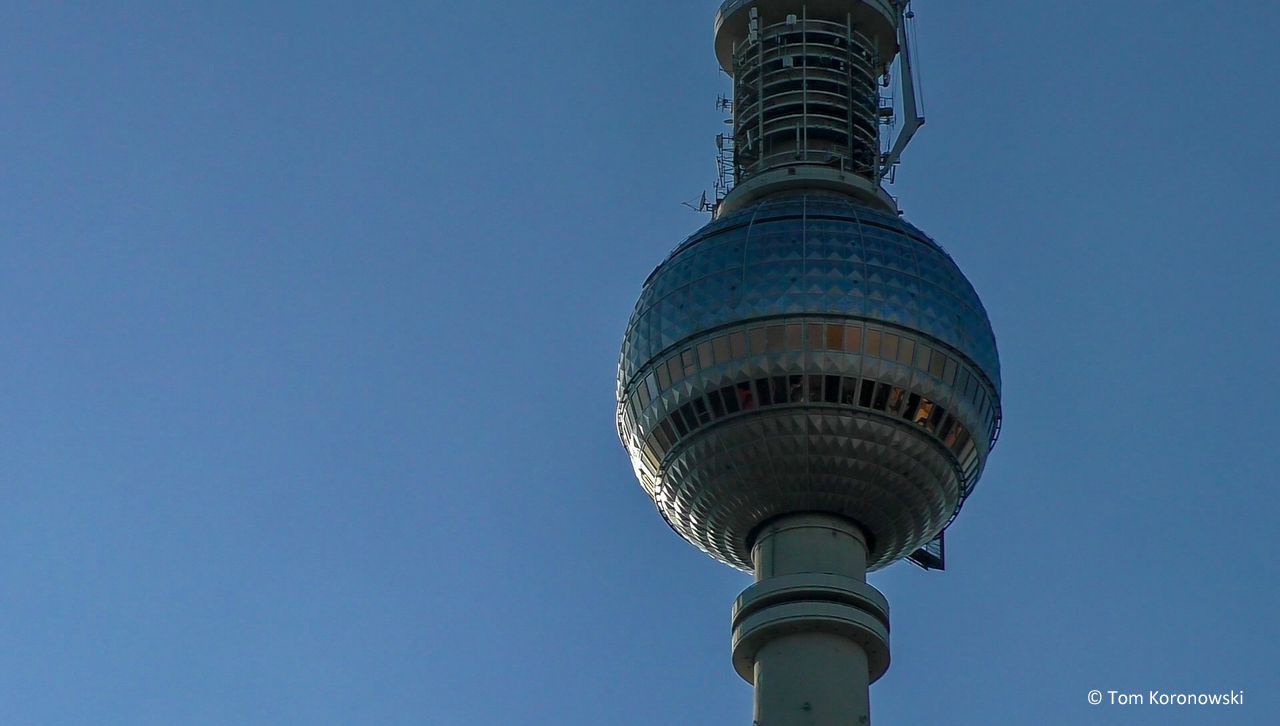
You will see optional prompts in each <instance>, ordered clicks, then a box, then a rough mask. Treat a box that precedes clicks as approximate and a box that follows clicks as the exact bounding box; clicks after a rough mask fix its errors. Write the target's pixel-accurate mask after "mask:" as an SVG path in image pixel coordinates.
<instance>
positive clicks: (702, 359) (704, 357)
mask: <svg viewBox="0 0 1280 726" xmlns="http://www.w3.org/2000/svg"><path fill="white" fill-rule="evenodd" d="M698 364H699V365H701V366H702V367H703V368H710V367H711V366H713V365H715V364H716V356H715V353H714V352H712V350H711V341H707V342H705V343H701V344H699V345H698Z"/></svg>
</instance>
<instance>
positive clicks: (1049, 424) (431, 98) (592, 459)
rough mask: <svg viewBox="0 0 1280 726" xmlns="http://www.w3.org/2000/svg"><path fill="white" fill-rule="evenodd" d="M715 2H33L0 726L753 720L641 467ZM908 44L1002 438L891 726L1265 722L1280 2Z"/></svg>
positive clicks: (699, 145)
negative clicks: (619, 369)
mask: <svg viewBox="0 0 1280 726" xmlns="http://www.w3.org/2000/svg"><path fill="white" fill-rule="evenodd" d="M715 5H716V3H715V2H714V0H699V2H688V1H687V0H685V1H682V2H673V1H669V0H667V1H660V2H646V3H616V2H610V3H588V2H582V1H581V0H573V1H566V2H559V3H542V2H537V3H523V2H455V3H437V2H430V1H428V2H412V3H411V2H403V3H386V2H365V3H345V4H344V3H334V2H311V3H301V2H268V3H244V2H239V3H231V2H227V3H159V2H154V3H141V2H132V3H77V4H72V3H8V4H5V5H4V6H3V7H0V254H2V257H0V335H2V336H3V340H4V345H3V346H2V347H0V722H3V723H5V724H90V723H92V724H100V723H102V724H105V723H111V724H116V723H119V724H283V723H290V724H292V723H297V724H356V723H358V724H444V725H452V724H459V725H465V726H477V725H488V724H495V725H509V724H575V725H576V724H583V725H589V726H597V725H602V724H610V725H612V724H637V725H640V724H644V725H651V724H674V725H683V724H717V725H719V724H726V725H729V724H747V723H749V721H750V701H751V694H750V689H749V688H748V687H747V685H746V684H745V683H743V682H742V681H741V680H740V679H739V678H738V677H737V676H736V675H735V674H734V672H733V670H732V668H731V666H730V663H729V643H728V636H729V633H728V628H729V606H730V603H731V601H732V599H733V597H734V596H735V595H736V594H737V593H738V592H739V591H740V590H741V589H742V588H743V587H745V586H746V585H747V584H748V581H747V578H746V577H745V576H744V575H741V574H739V573H736V572H733V571H730V570H728V569H726V568H724V567H722V566H720V565H718V564H715V563H713V562H712V561H710V560H709V559H707V558H706V557H704V556H703V555H702V554H700V553H698V552H696V551H695V550H694V549H693V548H691V547H689V546H688V545H686V544H685V543H683V542H682V541H680V540H679V539H678V538H677V537H676V536H675V535H674V534H673V533H672V532H670V531H669V530H668V529H667V528H666V526H665V525H664V524H663V523H662V521H661V519H660V518H659V517H658V515H657V514H656V513H655V512H654V511H653V507H652V504H651V503H650V502H649V501H648V500H647V498H646V497H645V495H644V493H643V492H642V491H641V489H640V487H639V486H638V485H637V484H636V483H635V482H634V481H633V479H632V474H631V471H630V468H629V465H628V462H627V460H626V458H625V456H624V454H623V451H622V448H621V447H620V446H619V444H618V441H617V437H616V434H615V433H614V431H613V405H614V404H613V395H614V388H613V386H614V368H615V365H616V362H617V352H618V347H619V343H620V340H621V336H622V333H623V328H624V326H625V323H626V320H627V317H628V315H629V314H630V311H631V306H632V304H633V303H634V301H635V298H636V296H637V295H638V293H639V289H640V284H641V282H642V281H643V280H644V278H645V276H646V275H647V274H648V272H649V271H650V270H651V269H652V268H653V266H654V265H655V264H656V263H657V262H659V260H660V259H661V258H662V257H663V256H664V255H665V254H666V252H667V251H668V250H669V249H670V248H671V247H672V246H674V245H675V244H676V243H678V242H679V241H680V240H682V239H683V238H684V237H685V236H686V235H688V234H689V233H691V232H693V231H694V230H695V229H696V228H697V227H698V226H700V225H701V224H702V223H703V221H704V218H703V217H701V216H699V215H697V214H695V213H693V212H691V211H689V210H687V209H685V208H683V207H681V206H680V202H681V201H683V200H686V199H689V198H692V197H695V196H697V195H698V194H699V193H700V192H701V191H702V190H703V189H705V188H707V187H708V186H709V185H710V182H711V172H712V168H713V167H712V151H713V143H712V140H713V138H714V136H715V134H716V133H718V132H720V131H721V130H723V129H724V126H723V125H722V124H721V115H720V113H719V112H717V111H716V110H715V108H714V101H715V97H716V94H717V93H719V92H723V91H725V90H726V83H725V81H724V79H723V77H721V76H718V72H717V69H716V66H715V63H714V60H713V58H712V54H711V21H712V16H713V13H714V10H715ZM917 6H918V7H917V11H918V13H919V20H918V23H919V33H920V40H921V44H922V45H921V48H920V52H921V61H922V71H923V74H924V81H925V93H926V103H927V106H926V111H927V113H928V117H929V124H928V126H927V127H926V128H925V129H924V130H923V131H922V133H921V135H920V136H919V138H918V141H917V142H916V144H915V145H913V146H912V148H911V149H910V150H909V152H908V154H907V158H906V163H905V165H904V167H903V170H902V173H901V175H900V180H899V183H898V185H897V186H896V187H895V189H894V192H895V194H898V195H899V196H900V198H901V200H902V204H903V207H904V209H905V210H906V213H907V217H908V219H910V220H911V221H913V222H914V223H916V224H917V225H919V226H921V227H922V228H923V229H925V230H926V231H928V232H930V233H931V234H932V235H934V236H935V237H936V238H937V239H938V240H939V241H940V242H941V243H942V244H943V245H944V246H946V247H947V248H948V249H949V250H950V251H951V252H952V253H953V255H954V256H955V257H956V259H957V260H958V262H959V263H960V264H961V266H962V268H963V269H964V270H965V272H966V273H967V274H968V275H969V277H970V278H971V279H972V281H973V282H974V284H975V285H976V287H977V289H978V290H979V292H980V293H981V294H982V296H983V298H984V300H985V302H986V304H987V307H988V309H989V310H990V314H991V318H992V321H993V323H994V325H995V328H996V331H997V335H998V338H999V342H1000V346H1001V352H1002V358H1003V364H1004V390H1005V412H1006V425H1005V432H1004V435H1003V438H1002V440H1001V442H1000V445H999V446H998V447H997V449H996V451H995V453H994V455H993V457H992V459H991V462H990V465H989V467H988V470H987V474H986V476H985V478H984V479H983V482H982V484H981V485H980V487H979V490H978V493H977V495H976V496H975V497H974V498H973V499H972V500H971V501H970V503H969V505H968V506H967V507H966V509H965V512H964V516H963V517H961V519H960V520H959V522H958V523H957V524H956V526H955V527H953V529H952V530H951V532H950V536H949V539H948V544H949V559H950V565H951V569H950V570H949V571H948V572H946V573H944V574H927V573H924V572H921V571H919V570H916V569H914V568H912V567H911V566H909V565H904V566H898V567H895V568H893V569H891V570H889V571H886V572H883V573H880V574H878V575H876V576H874V577H873V583H874V584H875V585H877V586H878V587H879V588H881V589H882V590H883V591H884V592H885V593H886V594H887V595H888V596H889V598H890V601H891V602H892V604H893V606H894V643H893V645H894V665H893V667H892V668H891V670H890V672H889V674H888V676H886V678H885V679H884V680H883V681H881V682H880V683H879V684H877V685H876V686H875V687H874V689H873V692H872V693H873V710H874V713H875V718H876V723H880V724H886V725H887V724H915V723H946V724H962V725H967V724H975V725H977V724H1037V725H1043V726H1047V725H1056V724H1081V723H1101V724H1161V725H1163V724H1192V723H1195V724H1200V723H1206V722H1208V723H1217V724H1272V723H1276V722H1277V720H1278V719H1280V679H1278V678H1277V674H1278V669H1277V666H1276V644H1277V642H1280V624H1278V623H1280V618H1278V616H1277V612H1280V597H1278V595H1277V583H1278V582H1280V567H1278V566H1277V557H1276V547H1277V544H1278V542H1277V534H1276V517H1277V509H1278V508H1280V494H1277V490H1276V471H1277V465H1280V455H1278V454H1277V452H1278V451H1280V447H1278V446H1277V438H1278V435H1280V425H1278V424H1277V422H1278V421H1280V392H1278V390H1280V386H1278V384H1277V371H1278V369H1280V343H1278V342H1277V330H1278V328H1280V324H1278V323H1280V313H1277V309H1278V308H1280V293H1278V292H1277V288H1276V284H1277V282H1276V278H1277V275H1278V274H1280V248H1278V246H1277V244H1276V229H1277V226H1278V225H1280V205H1278V204H1277V202H1276V199H1275V195H1276V191H1277V181H1280V147H1278V144H1277V136H1276V131H1275V119H1276V117H1277V116H1278V115H1280V98H1277V95H1276V85H1275V84H1276V80H1275V73H1276V69H1277V68H1280V42H1277V40H1276V39H1277V37H1280V5H1278V4H1276V3H1274V2H1270V1H1269V0H1244V1H1242V2H1232V3H1205V2H1191V1H1190V0H1179V1H1176V2H1175V1H1172V0H1171V1H1167V2H1157V1H1156V0H1139V1H1137V2H1127V3H1115V2H1102V1H1101V0H1092V1H1086V2H1073V3H1057V2H1034V3H1029V2H1013V1H1012V0H1005V1H1001V2H997V1H992V2H965V3H959V2H942V1H941V0H918V2H917ZM1093 688H1098V689H1104V690H1105V689H1118V690H1132V691H1146V690H1147V689H1152V688H1158V689H1164V690H1192V691H1213V690H1219V689H1231V688H1235V689H1244V690H1245V691H1246V693H1247V698H1248V701H1247V705H1246V706H1244V707H1242V708H1241V707H1237V708H1236V709H1234V710H1231V711H1212V710H1209V711H1206V710H1204V709H1182V710H1179V709H1151V708H1145V709H1132V708H1131V709H1122V708H1114V707H1112V708H1108V707H1090V706H1089V705H1088V704H1087V703H1086V693H1087V692H1088V690H1090V689H1093Z"/></svg>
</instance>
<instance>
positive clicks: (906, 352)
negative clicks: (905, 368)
mask: <svg viewBox="0 0 1280 726" xmlns="http://www.w3.org/2000/svg"><path fill="white" fill-rule="evenodd" d="M915 355H916V342H915V341H914V340H907V339H906V338H902V339H900V340H899V341H898V362H899V363H903V364H905V365H911V364H912V362H913V361H914V360H915Z"/></svg>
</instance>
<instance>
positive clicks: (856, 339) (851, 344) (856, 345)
mask: <svg viewBox="0 0 1280 726" xmlns="http://www.w3.org/2000/svg"><path fill="white" fill-rule="evenodd" d="M844 349H845V350H846V351H847V352H849V353H861V352H862V328H861V327H860V326H856V325H850V326H848V328H846V329H845V336H844Z"/></svg>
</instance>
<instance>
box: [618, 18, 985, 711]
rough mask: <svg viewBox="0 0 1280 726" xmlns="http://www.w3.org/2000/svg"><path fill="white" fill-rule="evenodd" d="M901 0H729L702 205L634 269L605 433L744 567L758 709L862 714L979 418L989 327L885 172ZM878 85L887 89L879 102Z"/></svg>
mask: <svg viewBox="0 0 1280 726" xmlns="http://www.w3.org/2000/svg"><path fill="white" fill-rule="evenodd" d="M908 6H909V0H729V1H728V2H725V3H724V5H722V6H721V8H720V12H719V14H718V15H717V17H716V33H715V50H716V56H717V58H718V59H719V62H720V66H721V68H723V69H724V71H725V72H726V73H728V74H729V75H730V76H731V77H732V78H733V88H734V96H733V98H732V99H722V107H724V108H726V109H728V108H731V109H732V111H733V133H732V136H721V137H720V138H718V139H717V143H718V146H719V149H720V156H719V161H720V169H721V181H720V183H719V184H717V193H716V195H715V199H714V201H712V200H707V204H706V206H707V207H708V208H710V209H711V210H713V211H714V217H713V219H712V221H711V222H710V223H709V224H707V225H706V226H705V227H703V228H702V229H701V230H699V231H698V232H696V233H694V234H693V236H691V237H689V238H688V239H687V240H686V241H685V242H683V243H682V244H680V245H679V246H678V247H677V248H676V249H675V250H674V251H673V252H672V253H671V254H670V256H668V257H667V259H666V260H665V261H664V262H663V263H662V264H661V265H659V266H658V268H657V269H656V270H654V272H653V273H652V274H651V275H650V276H649V278H648V280H646V281H645V284H644V288H643V291H642V293H641V295H640V300H639V302H638V303H637V305H636V309H635V312H634V314H633V315H632V317H631V321H630V323H629V324H628V326H627V332H626V337H625V339H624V342H623V346H622V355H621V360H620V362H619V366H618V409H617V414H618V415H617V423H618V432H619V434H620V436H621V438H622V442H623V444H624V446H626V448H627V450H628V452H629V454H630V456H631V460H632V463H633V466H634V469H635V473H636V476H637V477H638V478H639V480H640V483H641V485H642V486H643V487H644V489H645V491H646V492H648V494H649V495H650V496H651V497H652V498H653V501H654V503H655V504H656V505H657V508H658V511H659V512H660V513H661V514H662V516H663V518H664V519H666V521H667V523H668V524H669V525H670V526H671V527H672V529H674V530H675V531H676V532H677V533H678V534H679V535H680V536H682V537H684V538H685V539H686V540H687V541H689V542H690V543H691V544H693V545H694V546H696V547H698V548H699V549H701V550H703V551H704V552H706V553H707V554H709V555H711V556H712V557H714V558H715V559H717V560H720V561H721V562H724V563H726V564H729V565H732V566H733V567H736V568H739V569H741V570H744V571H747V572H750V573H753V574H754V576H755V580H756V582H755V584H754V585H752V586H751V587H749V588H747V590H746V591H745V592H743V593H742V595H741V596H740V597H739V598H738V599H737V601H736V602H735V603H734V606H733V620H732V625H733V635H732V649H733V650H732V652H733V664H734V666H735V668H736V670H737V671H738V673H739V674H740V675H741V676H742V677H743V678H744V679H746V680H747V682H749V683H751V684H753V685H754V687H755V723H756V724H757V726H801V725H802V724H803V725H805V726H825V725H828V724H832V725H834V724H841V725H845V724H869V723H870V710H869V705H868V704H869V698H868V689H869V686H870V684H871V683H874V682H875V681H876V680H877V679H878V678H880V677H881V676H882V675H884V673H885V671H886V670H887V669H888V667H889V606H888V603H887V602H886V601H885V598H884V596H883V595H881V594H880V592H879V591H877V590H876V589H875V588H873V587H871V586H870V585H868V584H867V582H866V573H867V572H868V571H871V570H876V569H879V568H883V567H886V566H888V565H890V564H892V563H894V562H897V561H899V560H903V559H908V558H909V559H911V560H912V561H914V562H915V563H917V564H919V565H921V566H923V567H925V568H928V569H942V568H943V567H944V565H945V549H944V546H943V531H944V530H945V529H946V527H947V526H948V525H949V524H950V523H951V522H952V521H953V520H954V519H955V517H956V515H957V514H958V513H959V511H960V508H961V506H962V505H963V504H964V502H965V500H966V499H967V498H968V496H969V495H970V494H972V493H973V490H974V486H975V485H976V484H977V481H978V479H979V477H980V476H981V475H982V471H983V468H984V466H985V465H986V461H987V456H988V454H989V453H990V451H991V447H992V446H993V445H994V443H995V441H996V438H997V435H998V433H999V428H1000V362H999V357H998V354H997V351H996V342H995V337H994V335H993V333H992V331H991V324H990V322H989V320H988V319H987V314H986V311H985V309H984V308H983V306H982V303H981V301H980V300H979V299H978V295H977V293H976V292H974V289H973V287H972V286H971V285H970V284H969V282H968V280H966V279H965V277H964V275H963V274H962V273H961V272H960V270H959V268H958V267H957V266H956V264H955V263H954V262H953V261H952V259H951V257H950V256H949V255H948V254H947V253H946V252H945V251H944V250H943V249H942V248H941V247H940V246H938V244H937V243H935V242H934V241H933V240H932V239H930V238H929V237H927V236H926V235H925V234H924V233H923V232H921V231H920V230H918V229H916V228H915V227H913V226H911V225H910V224H907V223H906V222H904V221H903V220H902V219H901V215H900V212H899V211H898V208H897V204H896V202H895V200H894V199H893V197H891V196H890V195H889V194H888V193H886V192H885V191H884V189H883V187H882V183H883V182H884V181H886V180H887V179H888V180H891V179H892V175H893V170H894V168H895V167H896V165H897V163H898V161H899V158H900V156H901V154H902V151H903V149H904V148H905V147H906V145H907V143H908V142H909V141H910V140H911V137H912V135H913V134H914V133H915V131H916V129H917V128H919V126H920V125H921V124H922V123H923V121H924V119H923V118H922V117H920V115H919V112H918V104H917V101H916V92H915V88H914V85H913V73H912V67H911V60H912V59H911V48H910V45H909V42H908V36H909V33H908V24H909V20H910V18H911V17H913V15H912V13H911V11H910V9H909V7H908ZM889 89H894V90H893V93H896V94H897V98H896V99H895V98H894V97H893V96H892V95H891V92H890V90H889Z"/></svg>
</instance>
